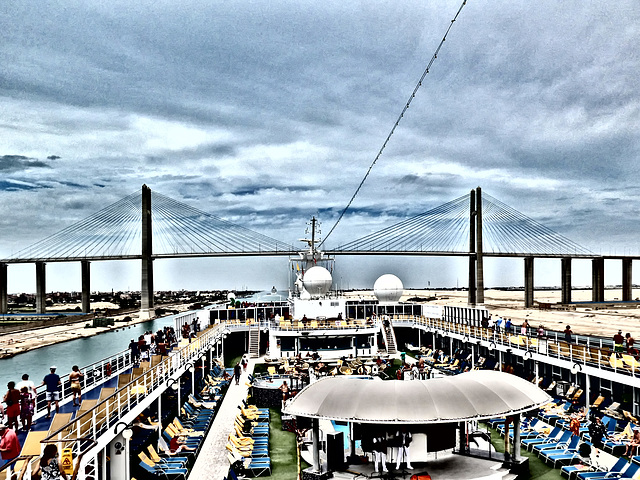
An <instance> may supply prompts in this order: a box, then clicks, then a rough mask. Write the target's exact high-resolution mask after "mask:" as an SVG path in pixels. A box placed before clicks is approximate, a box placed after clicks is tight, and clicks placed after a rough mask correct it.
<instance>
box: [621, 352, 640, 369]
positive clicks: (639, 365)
mask: <svg viewBox="0 0 640 480" xmlns="http://www.w3.org/2000/svg"><path fill="white" fill-rule="evenodd" d="M622 360H623V361H624V363H625V364H626V365H627V366H628V367H629V368H631V369H632V370H640V362H638V360H636V359H635V358H634V357H633V356H632V355H627V354H626V353H623V354H622Z"/></svg>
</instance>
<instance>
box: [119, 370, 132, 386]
mask: <svg viewBox="0 0 640 480" xmlns="http://www.w3.org/2000/svg"><path fill="white" fill-rule="evenodd" d="M130 382H131V374H130V373H121V374H120V375H118V390H120V389H121V388H122V387H124V386H125V385H126V384H128V383H130Z"/></svg>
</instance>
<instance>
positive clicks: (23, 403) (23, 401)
mask: <svg viewBox="0 0 640 480" xmlns="http://www.w3.org/2000/svg"><path fill="white" fill-rule="evenodd" d="M34 404H35V398H34V396H33V393H31V391H30V390H29V388H28V387H22V388H21V389H20V420H21V421H22V430H23V431H25V432H28V431H29V430H31V423H32V422H33V410H34Z"/></svg>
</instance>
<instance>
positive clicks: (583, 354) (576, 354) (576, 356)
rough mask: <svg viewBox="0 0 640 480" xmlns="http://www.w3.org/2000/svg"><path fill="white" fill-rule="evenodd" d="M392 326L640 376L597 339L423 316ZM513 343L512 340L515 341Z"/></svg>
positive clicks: (639, 369) (636, 367) (639, 370)
mask: <svg viewBox="0 0 640 480" xmlns="http://www.w3.org/2000/svg"><path fill="white" fill-rule="evenodd" d="M392 321H393V324H394V325H396V324H406V325H412V326H413V325H416V326H424V327H426V328H431V329H438V330H441V331H442V332H443V333H445V332H450V333H455V334H458V335H462V336H463V337H467V338H468V339H469V340H470V339H471V338H473V339H474V340H480V341H485V342H494V344H495V345H502V346H506V347H507V348H510V349H512V350H518V351H522V352H523V353H524V352H532V353H536V354H538V355H543V356H547V357H549V358H557V359H560V360H565V361H568V362H573V363H579V364H583V365H588V366H591V367H593V368H598V369H602V370H608V371H612V372H614V373H618V374H621V375H625V376H635V374H636V373H640V364H638V365H636V364H635V363H632V365H631V366H625V364H624V363H623V362H622V361H621V360H620V359H614V358H612V355H615V352H613V348H611V347H609V346H608V343H609V342H607V341H604V340H603V339H597V341H596V342H592V341H591V339H590V338H589V337H586V339H585V343H584V344H574V343H567V342H565V341H564V340H563V339H561V338H560V336H559V335H558V333H557V332H554V333H555V334H552V335H551V336H547V335H545V336H544V337H540V338H538V337H534V336H530V335H526V336H525V335H519V334H516V333H513V334H509V333H505V332H503V331H499V330H498V329H491V328H486V327H481V326H476V325H469V324H466V323H460V322H453V321H450V320H445V319H433V318H427V317H422V316H410V315H404V316H402V318H395V319H393V320H392ZM512 339H513V340H512ZM540 339H544V340H546V341H547V349H546V351H545V350H541V349H540V348H539V346H538V342H539V341H540Z"/></svg>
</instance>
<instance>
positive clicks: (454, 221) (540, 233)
mask: <svg viewBox="0 0 640 480" xmlns="http://www.w3.org/2000/svg"><path fill="white" fill-rule="evenodd" d="M324 251H325V253H328V254H334V255H421V256H422V255H446V256H466V257H468V258H469V303H470V304H476V303H483V302H484V295H483V291H484V280H483V277H484V273H483V268H484V267H483V257H485V256H494V257H522V258H524V260H525V305H528V306H531V305H532V304H533V260H534V258H538V257H549V258H561V259H562V276H561V278H562V289H563V302H565V303H568V302H570V301H571V259H572V258H588V259H592V262H593V292H594V293H593V300H594V301H603V300H604V257H602V256H599V255H596V254H594V253H593V252H590V251H589V250H588V249H587V248H585V247H583V246H581V245H579V244H577V243H575V242H573V241H571V240H569V239H568V238H566V237H564V236H563V235H561V234H559V233H557V232H554V231H553V230H551V229H549V228H547V227H545V226H544V225H542V224H540V223H538V222H536V221H535V220H533V219H531V218H529V217H527V216H526V215H524V214H522V213H520V212H518V211H517V210H515V209H513V208H511V207H509V206H508V205H506V204H504V203H502V202H500V201H499V200H497V199H495V198H493V197H491V196H489V195H486V194H484V195H482V193H481V190H480V188H477V189H475V190H471V192H470V193H469V194H467V195H464V196H461V197H459V198H457V199H455V200H452V201H450V202H448V203H445V204H444V205H441V206H439V207H436V208H434V209H432V210H429V211H427V212H425V213H422V214H420V215H417V216H415V217H412V218H409V219H407V220H404V221H402V222H399V223H397V224H395V225H392V226H389V227H387V228H384V229H382V230H380V231H378V232H374V233H371V234H369V235H366V236H364V237H362V238H359V239H356V240H353V241H351V242H349V243H346V244H343V245H341V246H338V247H335V248H333V249H330V248H325V249H324ZM297 253H298V249H296V248H294V247H293V246H292V245H290V244H288V243H286V242H283V241H279V240H276V239H273V238H271V237H269V236H266V235H263V234H261V233H258V232H255V231H253V230H250V229H247V228H245V227H242V226H240V225H237V224H234V223H231V222H228V221H226V220H223V219H221V218H219V217H217V216H215V215H212V214H210V213H207V212H204V211H202V210H199V209H197V208H194V207H192V206H189V205H186V204H184V203H181V202H178V201H176V200H174V199H171V198H169V197H167V196H165V195H162V194H160V193H156V192H152V191H151V189H149V188H148V187H147V186H146V185H143V186H142V189H141V191H139V192H136V193H134V194H131V195H129V196H127V197H125V198H123V199H121V200H119V201H118V202H115V203H113V204H112V205H109V206H108V207H106V208H104V209H102V210H100V211H99V212H97V213H95V214H93V215H91V216H89V217H87V218H85V219H83V220H81V221H79V222H77V223H75V224H73V225H71V226H69V227H67V228H65V229H63V230H61V231H60V232H58V233H56V234H54V235H51V236H49V237H47V238H45V239H43V240H41V241H38V242H36V243H34V244H32V245H31V246H29V247H27V248H25V249H23V250H21V251H19V252H17V253H16V254H14V255H12V256H11V257H9V258H6V259H4V260H0V313H6V311H7V265H8V264H12V263H35V265H36V290H37V291H36V311H37V312H38V313H44V305H45V300H46V295H45V265H46V263H48V262H75V261H78V262H81V265H82V291H83V311H89V285H90V266H89V264H90V262H92V261H100V260H130V259H136V260H138V259H139V260H141V261H142V288H141V290H142V309H143V311H148V310H149V309H151V308H152V307H153V260H155V259H161V258H188V257H217V256H280V255H281V256H291V255H296V254H297ZM615 258H617V259H621V260H622V262H623V279H622V280H623V281H622V284H623V300H631V261H632V260H633V257H623V256H619V257H615ZM627 297H628V298H627Z"/></svg>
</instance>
